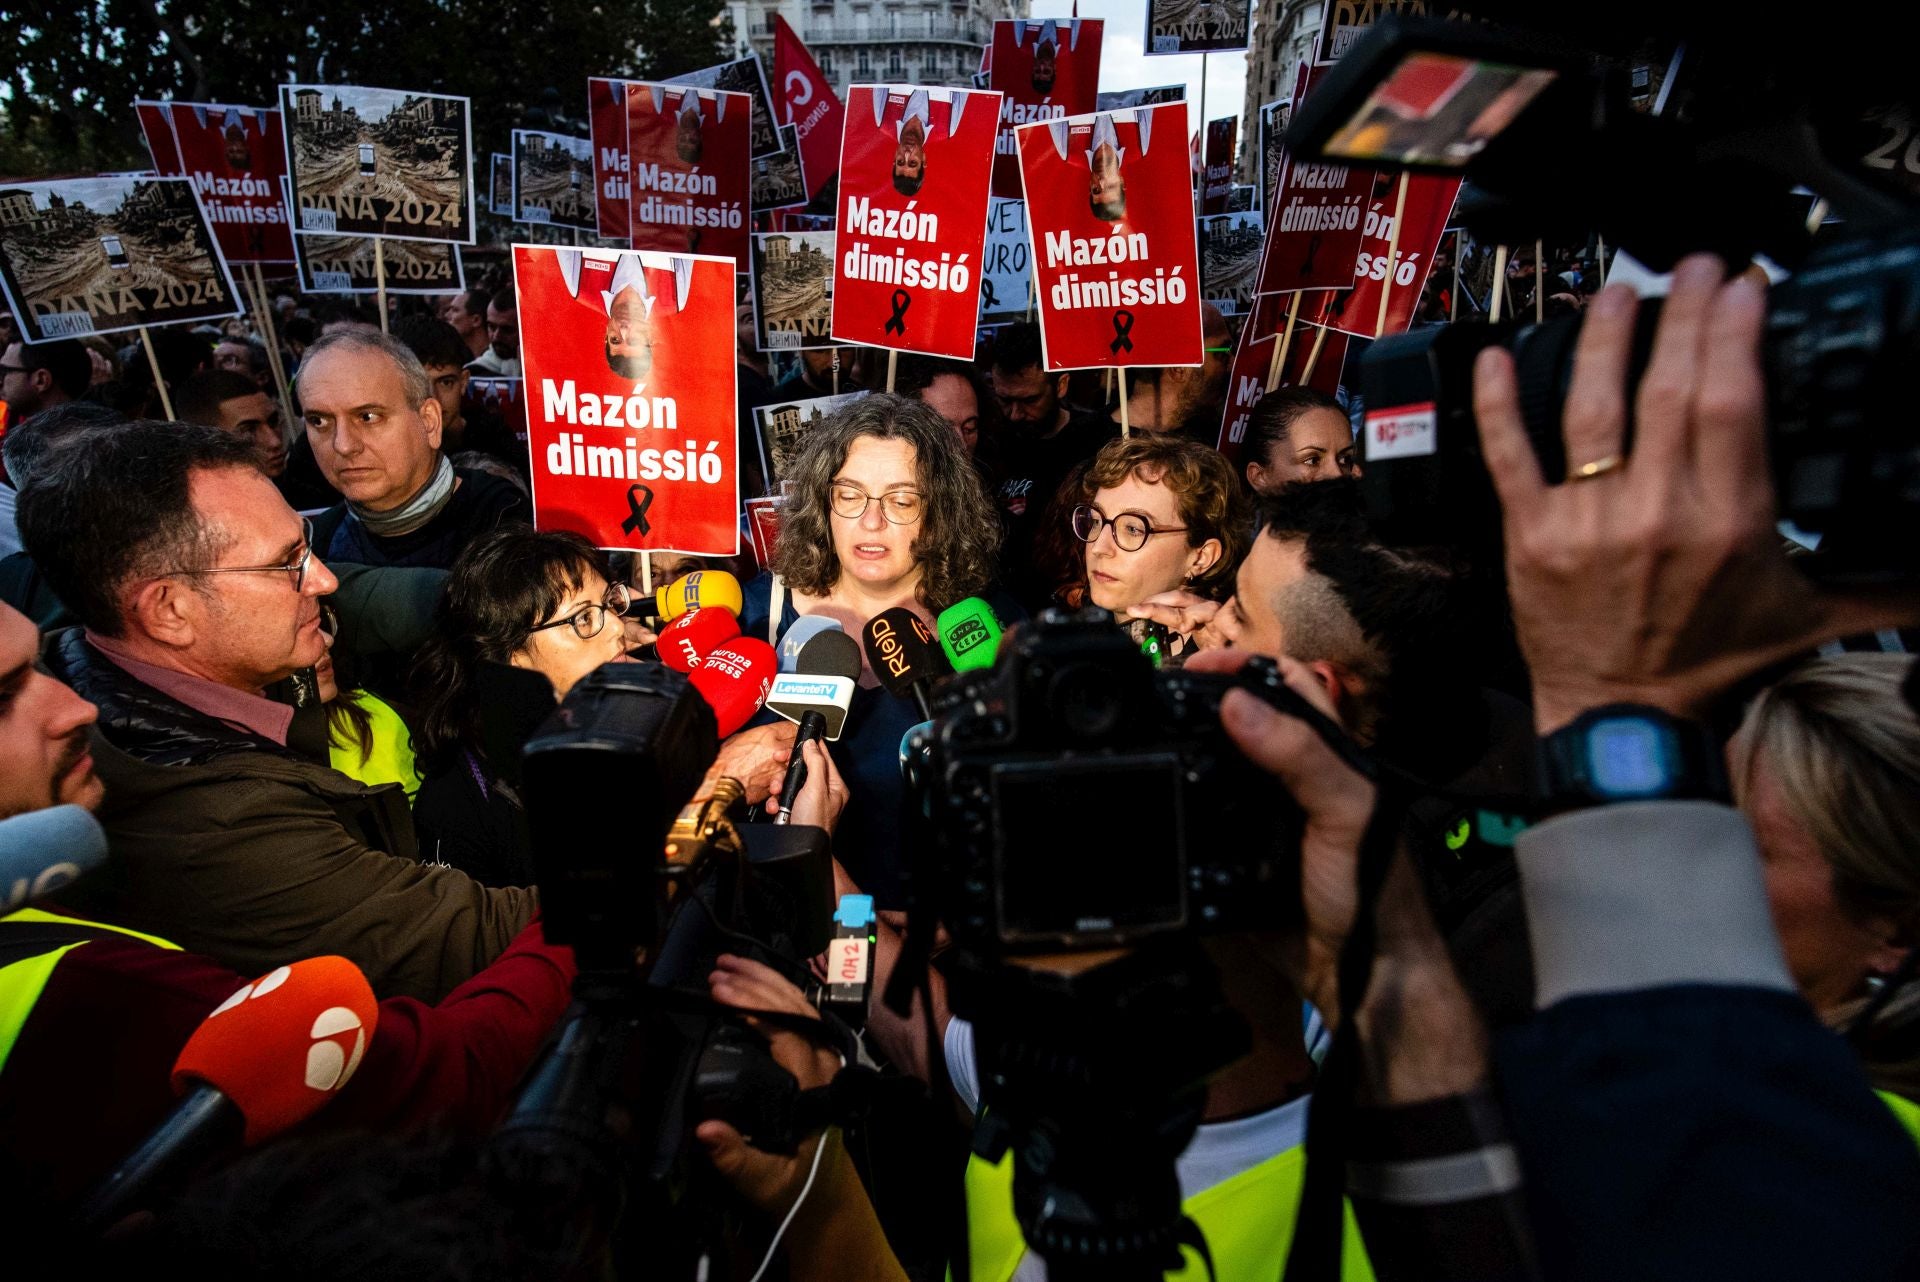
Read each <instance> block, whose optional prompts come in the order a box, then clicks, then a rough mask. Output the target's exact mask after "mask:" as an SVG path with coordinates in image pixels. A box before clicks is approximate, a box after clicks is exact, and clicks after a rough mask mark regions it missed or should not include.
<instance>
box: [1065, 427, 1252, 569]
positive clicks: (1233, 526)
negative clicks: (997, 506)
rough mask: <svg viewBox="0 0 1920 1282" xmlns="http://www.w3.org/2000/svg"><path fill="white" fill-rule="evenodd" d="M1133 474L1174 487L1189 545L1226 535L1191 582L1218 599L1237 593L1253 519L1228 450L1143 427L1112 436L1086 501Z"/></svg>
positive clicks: (1096, 459)
mask: <svg viewBox="0 0 1920 1282" xmlns="http://www.w3.org/2000/svg"><path fill="white" fill-rule="evenodd" d="M1132 476H1137V477H1139V478H1140V479H1141V480H1142V481H1145V482H1146V483H1147V484H1149V485H1164V486H1166V487H1167V488H1168V489H1169V490H1171V491H1173V497H1174V501H1175V502H1176V503H1178V504H1179V508H1180V524H1182V525H1184V526H1186V527H1187V546H1188V547H1192V548H1197V547H1199V546H1200V545H1201V544H1202V543H1205V542H1206V541H1207V540H1208V539H1218V540H1220V558H1219V559H1218V560H1217V561H1215V562H1214V563H1213V564H1212V565H1211V566H1209V567H1208V568H1207V570H1206V571H1205V572H1204V573H1203V574H1201V575H1200V576H1199V577H1198V578H1196V579H1194V580H1193V582H1192V583H1191V584H1189V587H1191V589H1192V590H1193V591H1195V592H1197V593H1199V594H1200V595H1202V596H1207V597H1212V598H1214V599H1215V600H1222V599H1224V598H1226V597H1227V596H1229V595H1231V594H1232V592H1233V576H1234V574H1235V572H1236V571H1238V570H1239V568H1240V561H1241V559H1242V558H1244V557H1245V556H1246V554H1247V548H1248V547H1250V546H1251V545H1252V543H1253V520H1252V513H1251V510H1250V508H1249V506H1248V503H1247V497H1246V494H1245V493H1244V492H1243V491H1242V490H1241V488H1240V478H1239V477H1237V476H1235V475H1234V473H1233V464H1231V463H1229V462H1227V458H1226V455H1224V454H1222V453H1221V452H1220V451H1219V450H1216V449H1214V448H1212V447H1211V446H1207V445H1202V444H1200V443H1199V442H1197V441H1190V440H1187V439H1186V438H1185V437H1182V436H1162V435H1157V434H1154V433H1148V432H1137V433H1135V434H1134V435H1132V436H1129V437H1122V438H1120V439H1118V440H1112V441H1108V442H1107V443H1106V444H1105V445H1103V446H1101V447H1100V452H1099V453H1098V454H1095V455H1094V456H1093V462H1092V463H1090V464H1088V466H1087V470H1086V472H1085V474H1084V475H1082V476H1081V478H1080V501H1081V502H1091V501H1092V500H1093V496H1094V495H1095V494H1097V493H1099V492H1100V491H1101V490H1105V489H1111V488H1112V487H1114V486H1116V485H1122V484H1125V483H1126V480H1127V478H1128V477H1132Z"/></svg>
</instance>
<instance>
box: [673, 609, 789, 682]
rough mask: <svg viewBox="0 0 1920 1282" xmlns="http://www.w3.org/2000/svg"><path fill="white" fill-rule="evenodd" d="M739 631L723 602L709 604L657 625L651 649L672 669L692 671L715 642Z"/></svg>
mask: <svg viewBox="0 0 1920 1282" xmlns="http://www.w3.org/2000/svg"><path fill="white" fill-rule="evenodd" d="M739 635H740V619H739V616H737V615H735V614H734V612H733V611H732V610H729V609H727V607H726V606H724V605H715V606H708V607H706V608H704V609H700V610H696V611H694V612H693V613H692V614H683V615H681V616H680V617H679V618H677V619H675V620H674V621H673V622H672V623H669V624H668V625H667V626H666V627H664V628H662V629H660V635H659V638H658V639H657V640H656V641H655V642H654V650H655V652H656V653H658V654H659V656H660V662H662V663H664V664H666V665H667V666H668V667H669V668H672V669H673V670H674V671H675V672H692V671H693V670H694V669H695V668H697V667H699V666H700V661H701V660H702V659H704V658H706V657H707V655H708V654H709V653H711V652H712V651H713V649H714V648H715V647H716V646H721V645H725V644H726V643H727V642H729V641H731V640H733V639H734V638H735V637H737V636H739ZM762 644H765V643H764V642H763V643H762Z"/></svg>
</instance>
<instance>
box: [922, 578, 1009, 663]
mask: <svg viewBox="0 0 1920 1282" xmlns="http://www.w3.org/2000/svg"><path fill="white" fill-rule="evenodd" d="M934 629H935V631H937V632H938V633H939V634H940V648H941V649H942V650H944V651H945V652H946V655H947V662H949V663H951V664H952V665H953V670H954V671H955V672H970V671H972V670H973V669H975V668H991V667H992V666H993V660H994V657H995V656H996V655H998V654H999V653H1000V634H1001V632H1002V629H1001V627H1000V620H999V619H998V618H996V617H995V616H994V613H993V607H992V606H990V605H988V604H987V603H986V602H985V601H982V600H981V599H980V598H979V597H977V596H970V597H968V598H967V599H966V600H964V601H958V602H955V603H954V604H953V605H950V606H948V607H947V608H946V609H944V610H942V611H941V612H940V617H939V618H938V619H936V620H935V621H934Z"/></svg>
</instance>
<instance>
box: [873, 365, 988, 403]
mask: <svg viewBox="0 0 1920 1282" xmlns="http://www.w3.org/2000/svg"><path fill="white" fill-rule="evenodd" d="M894 375H895V377H894V380H893V390H894V391H896V392H898V393H899V394H900V395H902V396H911V397H914V398H915V399H918V398H919V396H920V393H922V392H924V391H926V390H927V389H928V388H929V387H932V386H933V385H934V383H935V382H936V381H937V380H939V379H943V378H957V379H960V380H962V381H963V382H965V383H966V384H967V386H969V387H971V388H973V391H974V395H976V396H980V381H979V375H978V374H976V373H975V372H974V368H973V366H972V365H971V364H969V363H968V362H966V361H956V360H948V359H946V358H944V357H940V356H918V355H914V354H911V353H909V354H906V355H903V356H901V358H900V363H899V367H898V368H897V369H896V370H895V371H894ZM980 399H981V402H982V404H984V403H985V401H986V398H985V397H984V396H981V397H980Z"/></svg>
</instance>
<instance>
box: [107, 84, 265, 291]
mask: <svg viewBox="0 0 1920 1282" xmlns="http://www.w3.org/2000/svg"><path fill="white" fill-rule="evenodd" d="M134 109H135V111H136V113H137V114H138V115H139V117H140V128H141V131H142V132H143V133H144V134H146V136H147V150H148V151H151V152H152V153H153V164H154V169H155V170H156V172H158V173H159V174H160V175H161V177H163V178H186V179H189V180H191V181H192V183H193V190H194V193H195V194H196V195H197V196H199V197H200V207H201V208H202V209H203V210H205V211H206V215H207V222H208V224H209V225H210V226H211V227H212V228H213V235H214V239H216V240H218V241H219V242H220V250H221V252H222V253H224V254H225V255H226V256H227V261H228V262H230V263H290V262H292V261H293V233H292V231H291V229H290V228H289V226H288V223H287V202H286V198H285V196H284V195H283V194H282V193H281V190H280V180H281V179H282V178H283V177H285V176H286V172H287V146H286V140H285V138H284V137H282V134H281V125H280V113H279V111H277V110H276V109H274V108H272V107H242V106H235V105H233V104H231V103H215V102H161V103H148V102H136V103H135V104H134ZM163 131H164V133H163Z"/></svg>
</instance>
